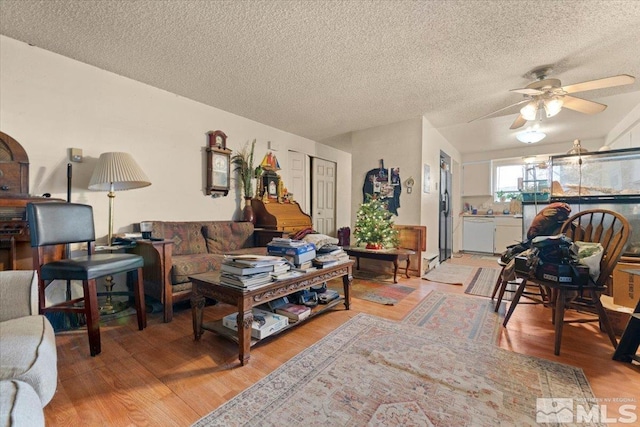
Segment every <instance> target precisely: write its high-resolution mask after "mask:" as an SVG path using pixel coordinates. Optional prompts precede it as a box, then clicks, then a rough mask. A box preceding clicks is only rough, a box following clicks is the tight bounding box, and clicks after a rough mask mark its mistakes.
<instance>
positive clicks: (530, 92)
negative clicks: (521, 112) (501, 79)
mask: <svg viewBox="0 0 640 427" xmlns="http://www.w3.org/2000/svg"><path fill="white" fill-rule="evenodd" d="M509 92H514V93H521V94H523V95H530V96H536V95H542V94H543V93H544V92H543V91H541V90H538V89H531V88H528V87H525V88H522V89H511V90H510V91H509Z"/></svg>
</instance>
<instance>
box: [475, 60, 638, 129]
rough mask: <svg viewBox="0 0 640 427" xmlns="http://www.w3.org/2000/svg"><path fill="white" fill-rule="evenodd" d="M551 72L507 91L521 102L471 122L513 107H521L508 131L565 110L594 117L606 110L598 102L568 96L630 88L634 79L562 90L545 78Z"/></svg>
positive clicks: (534, 73)
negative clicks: (616, 87) (512, 93)
mask: <svg viewBox="0 0 640 427" xmlns="http://www.w3.org/2000/svg"><path fill="white" fill-rule="evenodd" d="M551 71H552V69H551V67H548V66H545V67H541V68H537V69H535V70H532V71H531V72H530V73H528V76H531V77H534V78H535V79H536V81H534V82H533V83H529V84H528V85H527V86H525V87H524V88H521V89H511V90H510V92H514V93H520V94H522V95H524V99H523V100H522V101H519V102H516V103H515V104H511V105H508V106H506V107H504V108H501V109H499V110H496V111H494V112H492V113H489V114H486V115H484V116H482V117H478V118H477V119H474V120H472V122H473V121H476V120H480V119H484V118H486V117H489V116H492V115H494V114H496V113H498V112H500V111H503V110H506V109H508V108H512V107H515V106H517V105H522V104H525V105H524V107H522V108H521V109H520V114H519V115H518V117H517V118H516V119H515V120H514V122H513V124H512V125H511V127H510V129H518V128H520V127H522V126H524V124H525V123H526V122H527V121H529V120H536V119H542V118H543V117H553V116H555V115H556V114H558V113H559V112H560V110H562V108H563V107H564V108H568V109H570V110H574V111H578V112H580V113H584V114H596V113H600V112H601V111H604V110H605V109H606V108H607V106H606V105H604V104H600V103H598V102H594V101H589V100H586V99H582V98H577V97H575V96H570V95H569V94H572V93H577V92H585V91H588V90H594V89H604V88H608V87H614V86H622V85H628V84H632V83H633V82H634V81H635V77H633V76H630V75H628V74H620V75H617V76H612V77H605V78H602V79H597V80H589V81H586V82H582V83H575V84H572V85H567V86H562V83H561V82H560V80H558V79H549V78H547V75H548V74H549V73H550V72H551Z"/></svg>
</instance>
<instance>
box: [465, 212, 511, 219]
mask: <svg viewBox="0 0 640 427" xmlns="http://www.w3.org/2000/svg"><path fill="white" fill-rule="evenodd" d="M460 216H462V217H470V218H475V217H481V218H494V217H503V218H522V214H502V213H492V214H491V215H487V214H480V213H478V214H475V215H474V214H470V213H466V212H463V213H461V214H460Z"/></svg>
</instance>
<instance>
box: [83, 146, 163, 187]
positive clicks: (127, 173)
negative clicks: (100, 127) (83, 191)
mask: <svg viewBox="0 0 640 427" xmlns="http://www.w3.org/2000/svg"><path fill="white" fill-rule="evenodd" d="M112 185H113V187H112ZM149 185H151V182H150V181H149V178H147V175H145V173H144V172H143V171H142V169H140V166H138V163H136V161H135V160H134V159H133V157H132V156H131V154H129V153H102V154H100V158H99V159H98V164H97V165H96V168H95V170H94V171H93V175H91V180H90V181H89V190H94V191H110V190H114V191H122V190H131V189H134V188H141V187H146V186H149Z"/></svg>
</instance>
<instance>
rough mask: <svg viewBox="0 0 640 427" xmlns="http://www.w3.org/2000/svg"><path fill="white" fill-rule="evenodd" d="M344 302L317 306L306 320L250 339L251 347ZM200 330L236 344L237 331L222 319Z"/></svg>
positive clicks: (335, 301) (332, 302) (340, 300)
mask: <svg viewBox="0 0 640 427" xmlns="http://www.w3.org/2000/svg"><path fill="white" fill-rule="evenodd" d="M344 302H345V300H344V297H342V296H341V297H340V298H337V299H335V300H333V301H330V302H329V303H327V304H318V305H317V306H315V307H312V308H311V314H310V315H309V317H307V318H306V319H303V320H298V321H297V322H294V323H289V325H288V326H286V327H284V328H282V329H280V330H279V331H276V332H274V333H273V334H271V335H269V336H268V337H264V338H262V339H257V338H253V337H251V346H252V347H253V346H254V345H255V344H257V343H259V342H261V341H264V340H267V339H269V338H271V337H274V336H276V335H278V334H280V333H282V332H284V331H286V330H288V329H290V328H293V327H295V326H298V325H299V324H301V323H304V322H306V321H307V320H309V319H312V318H314V317H315V316H317V315H320V314H322V313H325V312H327V311H329V310H331V309H333V308H334V307H336V306H337V305H339V304H340V303H343V304H344ZM202 329H204V330H206V331H210V332H215V333H216V334H218V335H220V336H223V337H225V338H228V339H230V340H232V341H233V342H235V343H237V342H238V331H236V330H234V329H230V328H227V327H226V326H224V325H223V324H222V319H220V320H214V321H213V322H204V323H203V324H202Z"/></svg>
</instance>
